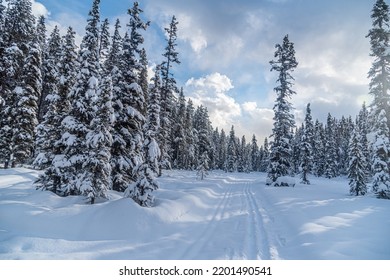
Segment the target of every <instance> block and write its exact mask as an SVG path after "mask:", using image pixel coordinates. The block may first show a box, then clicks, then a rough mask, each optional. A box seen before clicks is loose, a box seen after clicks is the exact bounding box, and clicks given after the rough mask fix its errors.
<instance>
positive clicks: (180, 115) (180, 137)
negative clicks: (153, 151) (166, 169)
mask: <svg viewBox="0 0 390 280" xmlns="http://www.w3.org/2000/svg"><path fill="white" fill-rule="evenodd" d="M176 111H177V118H176V122H175V124H174V128H173V130H172V133H173V141H172V150H173V158H172V160H173V164H174V167H175V168H178V169H182V168H184V154H185V151H186V149H187V144H186V140H187V139H186V137H185V131H186V127H185V117H186V100H185V96H184V92H183V88H182V89H181V91H180V95H179V99H178V104H177V110H176Z"/></svg>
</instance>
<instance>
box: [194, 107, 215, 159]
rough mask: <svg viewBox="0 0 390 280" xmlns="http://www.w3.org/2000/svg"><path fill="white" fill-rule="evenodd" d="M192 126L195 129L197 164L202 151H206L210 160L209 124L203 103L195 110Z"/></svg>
mask: <svg viewBox="0 0 390 280" xmlns="http://www.w3.org/2000/svg"><path fill="white" fill-rule="evenodd" d="M194 128H195V130H196V131H197V134H198V137H197V140H198V141H197V148H196V150H197V155H198V158H197V166H199V162H200V161H201V158H202V156H203V154H204V153H207V157H208V159H209V160H210V157H211V124H210V119H209V115H208V112H207V108H206V107H204V106H203V105H201V106H199V107H198V108H197V109H196V111H195V116H194Z"/></svg>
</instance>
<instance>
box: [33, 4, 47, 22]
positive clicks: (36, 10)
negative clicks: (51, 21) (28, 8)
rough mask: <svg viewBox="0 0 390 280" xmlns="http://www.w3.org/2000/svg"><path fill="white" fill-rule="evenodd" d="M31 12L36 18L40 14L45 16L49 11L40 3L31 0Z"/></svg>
mask: <svg viewBox="0 0 390 280" xmlns="http://www.w3.org/2000/svg"><path fill="white" fill-rule="evenodd" d="M32 13H33V15H34V16H36V17H37V18H38V17H40V16H44V17H47V16H49V15H50V13H49V11H48V10H47V8H46V7H45V6H44V5H43V4H42V3H40V2H36V1H34V0H33V1H32Z"/></svg>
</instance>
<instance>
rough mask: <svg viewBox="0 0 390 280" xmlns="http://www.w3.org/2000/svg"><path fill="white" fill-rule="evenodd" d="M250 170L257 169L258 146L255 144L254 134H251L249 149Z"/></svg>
mask: <svg viewBox="0 0 390 280" xmlns="http://www.w3.org/2000/svg"><path fill="white" fill-rule="evenodd" d="M250 160H251V170H250V171H259V146H258V145H257V139H256V135H254V134H253V136H252V142H251V150H250Z"/></svg>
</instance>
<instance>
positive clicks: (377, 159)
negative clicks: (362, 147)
mask: <svg viewBox="0 0 390 280" xmlns="http://www.w3.org/2000/svg"><path fill="white" fill-rule="evenodd" d="M374 131H375V132H374V139H373V144H372V148H373V159H372V165H373V166H372V169H373V173H374V175H373V179H372V182H371V188H372V191H373V192H374V193H375V194H377V196H378V197H380V198H389V199H390V173H389V172H390V169H389V166H390V139H389V137H390V133H389V129H388V127H387V118H386V112H385V111H384V110H382V111H381V112H380V113H379V116H378V119H377V122H375V127H374Z"/></svg>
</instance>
